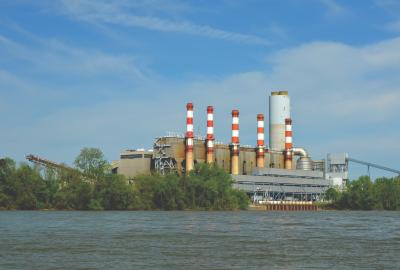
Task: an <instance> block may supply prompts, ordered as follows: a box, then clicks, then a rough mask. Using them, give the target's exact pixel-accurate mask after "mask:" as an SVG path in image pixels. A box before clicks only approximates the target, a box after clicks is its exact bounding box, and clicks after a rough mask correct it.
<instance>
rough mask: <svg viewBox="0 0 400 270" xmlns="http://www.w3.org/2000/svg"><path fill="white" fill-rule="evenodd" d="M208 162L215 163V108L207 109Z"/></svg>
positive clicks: (209, 107)
mask: <svg viewBox="0 0 400 270" xmlns="http://www.w3.org/2000/svg"><path fill="white" fill-rule="evenodd" d="M206 145H207V146H206V148H207V154H206V162H207V163H208V164H211V163H213V162H214V108H213V106H208V107H207V139H206Z"/></svg>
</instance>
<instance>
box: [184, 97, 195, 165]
mask: <svg viewBox="0 0 400 270" xmlns="http://www.w3.org/2000/svg"><path fill="white" fill-rule="evenodd" d="M186 110H187V111H186V136H185V137H186V149H185V156H186V157H185V158H186V168H185V171H186V173H189V171H191V170H193V104H192V103H188V104H187V105H186Z"/></svg>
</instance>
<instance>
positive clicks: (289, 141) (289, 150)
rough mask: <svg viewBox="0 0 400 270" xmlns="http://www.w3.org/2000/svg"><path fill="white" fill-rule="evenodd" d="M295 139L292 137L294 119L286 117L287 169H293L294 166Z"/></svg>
mask: <svg viewBox="0 0 400 270" xmlns="http://www.w3.org/2000/svg"><path fill="white" fill-rule="evenodd" d="M292 148H293V139H292V119H290V118H286V119H285V152H284V153H285V169H288V170H291V169H292V167H293V164H292V162H293V152H292V151H293V149H292Z"/></svg>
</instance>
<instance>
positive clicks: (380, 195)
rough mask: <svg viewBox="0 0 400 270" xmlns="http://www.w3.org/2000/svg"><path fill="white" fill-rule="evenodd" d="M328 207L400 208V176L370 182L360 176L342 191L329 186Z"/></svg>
mask: <svg viewBox="0 0 400 270" xmlns="http://www.w3.org/2000/svg"><path fill="white" fill-rule="evenodd" d="M326 197H327V199H328V200H330V201H331V203H330V204H329V205H328V207H331V208H335V209H352V210H400V178H399V177H396V178H378V179H376V180H375V182H372V181H371V179H369V177H368V176H362V177H360V178H358V179H357V180H354V181H351V182H349V183H348V184H347V186H346V188H345V190H344V191H343V192H339V191H337V190H335V189H334V188H330V189H329V190H328V191H327V193H326Z"/></svg>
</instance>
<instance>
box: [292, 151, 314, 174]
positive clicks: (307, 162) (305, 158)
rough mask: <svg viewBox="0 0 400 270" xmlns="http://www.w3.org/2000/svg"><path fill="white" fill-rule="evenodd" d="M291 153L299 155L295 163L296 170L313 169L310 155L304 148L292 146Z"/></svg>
mask: <svg viewBox="0 0 400 270" xmlns="http://www.w3.org/2000/svg"><path fill="white" fill-rule="evenodd" d="M292 151H293V155H295V156H300V158H299V159H298V160H297V163H296V169H297V170H304V171H312V169H313V161H312V160H311V157H310V155H309V154H308V153H307V151H306V150H305V149H304V148H301V147H294V148H292Z"/></svg>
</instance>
